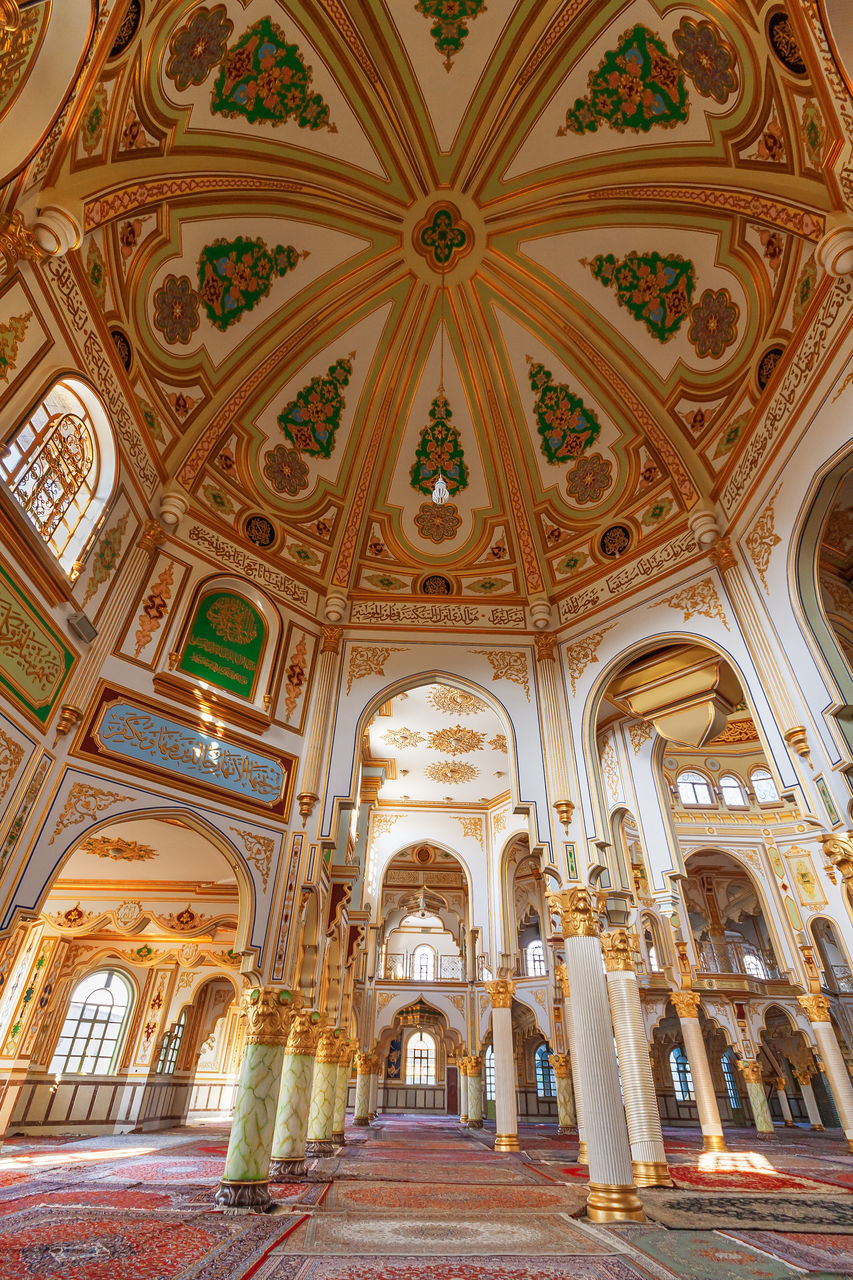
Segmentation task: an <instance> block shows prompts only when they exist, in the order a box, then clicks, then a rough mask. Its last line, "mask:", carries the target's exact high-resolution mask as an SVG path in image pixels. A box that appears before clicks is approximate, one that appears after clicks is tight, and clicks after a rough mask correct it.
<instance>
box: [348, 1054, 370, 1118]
mask: <svg viewBox="0 0 853 1280" xmlns="http://www.w3.org/2000/svg"><path fill="white" fill-rule="evenodd" d="M372 1062H373V1059H372V1058H371V1056H370V1054H369V1053H357V1054H356V1055H355V1073H356V1074H355V1107H354V1111H355V1115H354V1116H353V1120H352V1122H353V1124H354V1125H358V1126H359V1127H360V1128H366V1127H367V1126H368V1125H369V1124H370V1116H369V1112H370V1069H371V1065H372Z"/></svg>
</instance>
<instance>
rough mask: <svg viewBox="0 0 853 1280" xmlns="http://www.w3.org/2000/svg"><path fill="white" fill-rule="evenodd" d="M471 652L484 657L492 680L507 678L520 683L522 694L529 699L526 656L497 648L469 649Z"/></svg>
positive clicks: (513, 682) (514, 682)
mask: <svg viewBox="0 0 853 1280" xmlns="http://www.w3.org/2000/svg"><path fill="white" fill-rule="evenodd" d="M470 652H471V653H475V654H478V655H479V656H480V657H483V658H485V659H486V660H487V661H488V663H489V666H490V667H491V668H492V680H509V681H511V682H512V684H518V685H521V687H522V689H523V690H524V696H525V697H526V698H527V701H528V702H529V701H530V686H529V684H528V675H527V657H526V655H525V654H523V653H520V652H519V651H517V650H516V651H512V650H511V651H510V652H505V651H502V650H499V649H471V650H470Z"/></svg>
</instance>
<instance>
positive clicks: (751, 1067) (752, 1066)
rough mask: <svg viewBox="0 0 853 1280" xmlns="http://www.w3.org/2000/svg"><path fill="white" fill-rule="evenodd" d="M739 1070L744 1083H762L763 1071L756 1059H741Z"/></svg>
mask: <svg viewBox="0 0 853 1280" xmlns="http://www.w3.org/2000/svg"><path fill="white" fill-rule="evenodd" d="M740 1071H741V1075H742V1076H743V1080H744V1084H763V1083H764V1073H763V1072H762V1070H761V1063H760V1062H757V1061H741V1063H740Z"/></svg>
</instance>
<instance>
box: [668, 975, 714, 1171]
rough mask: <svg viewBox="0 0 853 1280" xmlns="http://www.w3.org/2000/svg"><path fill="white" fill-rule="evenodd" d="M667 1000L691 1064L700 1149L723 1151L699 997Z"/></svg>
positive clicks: (676, 995)
mask: <svg viewBox="0 0 853 1280" xmlns="http://www.w3.org/2000/svg"><path fill="white" fill-rule="evenodd" d="M669 998H670V1000H671V1001H672V1003H673V1004H674V1006H675V1012H676V1013H677V1014H678V1020H679V1022H680V1023H681V1034H682V1035H683V1037H684V1052H685V1053H686V1054H687V1061H688V1062H689V1063H690V1075H691V1077H692V1079H693V1090H694V1092H695V1094H696V1110H697V1111H698V1112H699V1124H700V1126H701V1129H702V1147H703V1150H705V1151H725V1150H726V1142H725V1138H724V1137H723V1125H722V1122H721V1120H720V1108H719V1107H718V1106H717V1094H716V1090H715V1089H714V1081H713V1079H712V1078H711V1068H710V1066H709V1065H708V1054H707V1052H706V1050H705V1038H704V1036H703V1035H702V1028H701V1026H700V1025H699V996H698V995H697V994H696V992H695V991H671V992H670V994H669Z"/></svg>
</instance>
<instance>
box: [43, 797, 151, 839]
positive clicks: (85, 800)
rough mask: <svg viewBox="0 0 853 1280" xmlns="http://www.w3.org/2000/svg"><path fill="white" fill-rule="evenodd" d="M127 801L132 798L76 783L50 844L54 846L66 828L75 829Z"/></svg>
mask: <svg viewBox="0 0 853 1280" xmlns="http://www.w3.org/2000/svg"><path fill="white" fill-rule="evenodd" d="M125 800H126V801H128V802H129V801H130V800H131V796H123V795H121V794H120V793H119V792H118V791H103V790H102V789H101V788H100V787H92V786H90V785H89V783H88V782H75V783H74V785H73V786H72V788H71V790H70V791H69V792H68V798H67V800H66V801H65V808H64V809H63V810H62V813H61V814H60V815H59V819H58V821H57V823H56V826H55V827H54V829H53V835H52V836H51V837H50V840H49V841H48V844H53V842H54V840H55V839H56V837H57V836H58V835H59V834H60V832H62V831H64V830H65V828H66V827H75V826H77V824H78V823H80V822H85V821H86V819H87V818H88V819H90V820H93V819H94V818H96V817H97V815H98V814H99V813H101V812H102V811H103V810H104V809H109V808H110V807H111V806H112V805H114V804H119V803H120V802H121V801H125Z"/></svg>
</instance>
